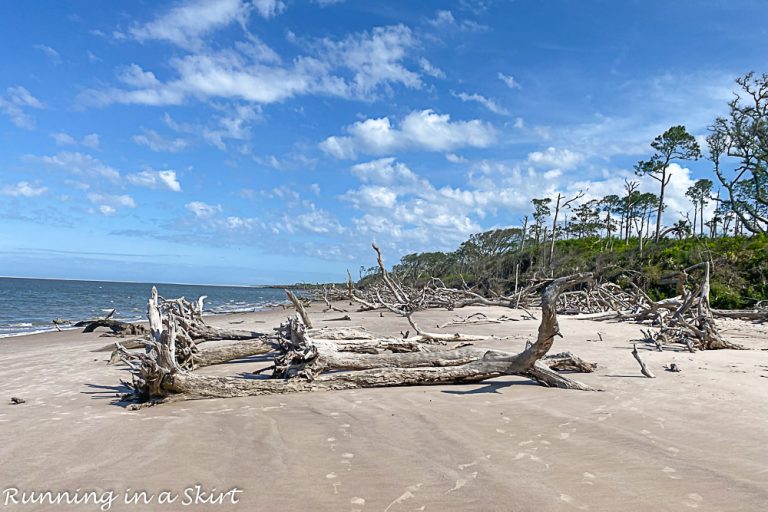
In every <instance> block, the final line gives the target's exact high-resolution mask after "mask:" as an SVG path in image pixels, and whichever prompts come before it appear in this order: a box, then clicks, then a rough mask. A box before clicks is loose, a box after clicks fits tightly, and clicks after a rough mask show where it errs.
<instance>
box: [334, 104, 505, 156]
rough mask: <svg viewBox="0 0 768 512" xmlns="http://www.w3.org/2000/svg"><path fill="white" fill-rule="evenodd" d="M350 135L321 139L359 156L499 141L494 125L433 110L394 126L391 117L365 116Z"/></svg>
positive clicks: (342, 153) (340, 152) (339, 151)
mask: <svg viewBox="0 0 768 512" xmlns="http://www.w3.org/2000/svg"><path fill="white" fill-rule="evenodd" d="M346 131H347V133H349V135H347V136H332V137H328V138H327V139H325V140H324V141H323V142H321V143H320V148H321V149H322V150H323V151H325V152H326V153H328V154H330V155H332V156H334V157H336V158H339V159H350V158H356V156H357V154H358V153H362V154H372V155H384V154H388V153H393V152H395V151H400V150H409V149H410V150H422V151H452V150H455V149H458V148H461V147H477V148H485V147H488V146H490V145H492V144H493V143H495V142H496V130H495V129H494V128H493V126H492V125H490V124H488V123H485V122H483V121H480V120H477V119H474V120H471V121H454V122H451V119H450V116H449V115H448V114H437V113H436V112H434V111H432V110H429V109H428V110H422V111H416V112H411V113H410V114H408V115H407V116H406V117H405V118H404V119H403V121H402V123H400V127H399V128H396V127H393V126H392V124H391V123H390V120H389V118H387V117H383V118H380V119H366V120H365V121H359V122H357V123H354V124H352V125H351V126H348V127H347V128H346Z"/></svg>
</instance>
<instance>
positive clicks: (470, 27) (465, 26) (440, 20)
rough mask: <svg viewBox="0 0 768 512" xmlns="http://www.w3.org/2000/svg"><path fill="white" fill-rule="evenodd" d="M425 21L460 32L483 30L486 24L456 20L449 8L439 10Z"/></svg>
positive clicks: (437, 26) (438, 27)
mask: <svg viewBox="0 0 768 512" xmlns="http://www.w3.org/2000/svg"><path fill="white" fill-rule="evenodd" d="M427 23H429V24H430V25H432V26H433V27H435V28H437V29H451V30H459V31H462V32H485V31H486V30H488V26H486V25H481V24H480V23H477V22H476V21H472V20H461V21H459V20H457V19H456V17H455V16H454V15H453V13H452V12H451V11H449V10H440V11H437V12H436V13H435V17H434V18H432V19H429V20H427Z"/></svg>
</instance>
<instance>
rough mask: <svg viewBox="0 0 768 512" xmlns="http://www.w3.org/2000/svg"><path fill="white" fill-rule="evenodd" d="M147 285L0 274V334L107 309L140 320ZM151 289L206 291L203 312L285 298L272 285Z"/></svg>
mask: <svg viewBox="0 0 768 512" xmlns="http://www.w3.org/2000/svg"><path fill="white" fill-rule="evenodd" d="M152 286H153V285H152V284H151V283H115V282H105V281H62V280H57V279H24V278H6V277H0V338H3V337H7V336H14V335H18V334H32V333H38V332H46V331H55V330H56V328H55V327H54V325H53V323H52V321H53V319H55V318H58V319H62V320H68V321H70V322H71V323H75V322H79V321H80V320H87V319H90V318H94V317H100V316H104V315H105V314H106V313H107V312H108V311H110V310H111V309H113V308H114V309H115V314H114V315H113V316H112V318H115V319H117V320H125V321H136V320H145V319H146V314H147V300H148V299H149V296H150V293H151V291H152ZM157 290H158V292H159V293H160V295H161V296H162V297H166V298H169V299H170V298H177V297H186V298H187V299H189V300H196V299H197V298H198V297H199V296H201V295H207V296H208V298H207V299H206V300H205V306H204V308H203V314H220V313H234V312H244V311H256V310H259V309H263V308H264V307H266V306H268V305H270V304H276V303H280V302H283V301H285V293H284V292H283V290H280V289H275V288H262V287H246V286H244V287H237V286H208V285H185V284H157ZM62 328H66V326H62Z"/></svg>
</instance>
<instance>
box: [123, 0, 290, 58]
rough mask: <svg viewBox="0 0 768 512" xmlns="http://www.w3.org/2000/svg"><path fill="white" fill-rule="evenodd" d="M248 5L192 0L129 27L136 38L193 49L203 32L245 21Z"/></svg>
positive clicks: (264, 4)
mask: <svg viewBox="0 0 768 512" xmlns="http://www.w3.org/2000/svg"><path fill="white" fill-rule="evenodd" d="M270 3H276V2H274V1H273V2H269V1H266V2H265V1H261V2H259V5H260V6H259V5H257V9H258V10H259V12H260V13H262V12H263V11H262V10H263V9H267V10H268V4H270ZM248 10H249V9H248V5H247V4H245V3H243V2H242V1H241V0H215V1H214V0H191V1H187V2H184V3H181V4H179V5H177V6H175V7H173V8H171V9H170V10H168V11H167V12H166V13H164V14H162V15H160V16H158V17H157V18H155V19H154V20H152V21H150V22H149V23H146V24H144V25H138V26H134V27H132V28H131V29H130V30H129V33H130V34H131V36H133V37H134V38H135V39H136V40H138V41H147V40H153V39H156V40H163V41H169V42H171V43H173V44H176V45H178V46H181V47H183V48H196V47H199V46H200V45H201V44H202V43H201V38H202V37H203V36H205V35H206V34H208V33H210V32H212V31H214V30H217V29H221V28H223V27H226V26H227V25H229V24H231V23H233V22H235V21H237V22H240V23H241V24H244V23H245V21H246V20H247V18H248Z"/></svg>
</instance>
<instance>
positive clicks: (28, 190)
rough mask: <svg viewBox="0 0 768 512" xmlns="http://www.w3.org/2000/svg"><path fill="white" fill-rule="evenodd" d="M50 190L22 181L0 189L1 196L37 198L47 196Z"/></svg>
mask: <svg viewBox="0 0 768 512" xmlns="http://www.w3.org/2000/svg"><path fill="white" fill-rule="evenodd" d="M47 190H48V189H47V188H45V187H39V186H35V185H31V184H30V183H29V182H27V181H20V182H18V183H16V184H15V185H5V186H3V187H2V188H0V194H1V195H4V196H11V197H37V196H41V195H43V194H45V192H46V191H47Z"/></svg>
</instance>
